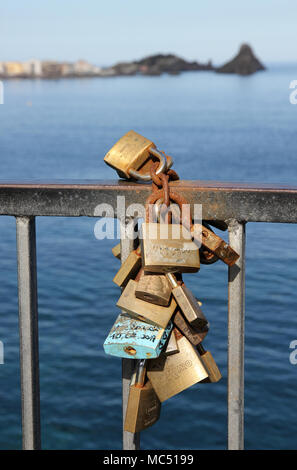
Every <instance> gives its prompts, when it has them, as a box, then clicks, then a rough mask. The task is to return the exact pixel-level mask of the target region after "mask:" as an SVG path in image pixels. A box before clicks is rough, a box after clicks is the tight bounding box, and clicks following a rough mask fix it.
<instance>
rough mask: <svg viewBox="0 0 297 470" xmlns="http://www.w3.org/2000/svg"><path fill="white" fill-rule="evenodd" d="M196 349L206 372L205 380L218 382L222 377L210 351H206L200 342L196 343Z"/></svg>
mask: <svg viewBox="0 0 297 470" xmlns="http://www.w3.org/2000/svg"><path fill="white" fill-rule="evenodd" d="M197 351H198V352H199V354H200V358H201V360H202V362H203V364H204V367H205V368H206V370H207V372H208V378H207V379H205V382H218V381H219V380H221V378H222V374H221V372H220V370H219V368H218V366H217V364H216V362H215V360H214V358H213V356H212V354H211V352H210V351H206V350H205V349H204V347H203V345H202V343H200V344H198V345H197Z"/></svg>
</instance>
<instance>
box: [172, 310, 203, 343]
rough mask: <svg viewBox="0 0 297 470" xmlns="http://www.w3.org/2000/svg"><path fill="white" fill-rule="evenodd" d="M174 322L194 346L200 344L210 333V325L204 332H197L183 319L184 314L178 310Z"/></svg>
mask: <svg viewBox="0 0 297 470" xmlns="http://www.w3.org/2000/svg"><path fill="white" fill-rule="evenodd" d="M172 321H173V323H174V325H175V326H176V327H177V328H178V329H179V331H180V332H181V333H182V334H183V335H184V336H185V337H186V338H187V339H188V340H189V341H190V343H191V344H193V346H197V345H198V344H200V343H201V342H202V341H203V340H204V338H205V336H206V335H207V333H208V330H209V328H208V325H207V326H205V327H204V328H203V330H200V331H196V330H195V329H194V328H193V327H192V326H191V325H190V324H189V323H188V322H187V320H186V319H185V318H184V317H183V315H182V313H181V312H180V311H179V310H177V312H176V313H175V314H174V316H173V318H172Z"/></svg>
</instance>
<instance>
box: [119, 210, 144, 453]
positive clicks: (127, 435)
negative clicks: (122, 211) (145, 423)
mask: <svg viewBox="0 0 297 470" xmlns="http://www.w3.org/2000/svg"><path fill="white" fill-rule="evenodd" d="M125 222H126V223H125V224H124V223H122V224H121V262H122V263H123V262H124V261H125V260H126V259H127V257H128V255H129V253H130V252H131V251H132V250H133V245H134V243H133V233H134V225H133V219H131V218H130V219H127V220H126V221H125ZM134 368H135V360H134V359H122V397H123V405H122V406H123V449H124V450H138V449H139V448H140V433H135V434H134V433H131V432H127V431H124V420H125V416H126V409H127V404H128V397H129V386H130V380H131V376H132V373H133V371H134Z"/></svg>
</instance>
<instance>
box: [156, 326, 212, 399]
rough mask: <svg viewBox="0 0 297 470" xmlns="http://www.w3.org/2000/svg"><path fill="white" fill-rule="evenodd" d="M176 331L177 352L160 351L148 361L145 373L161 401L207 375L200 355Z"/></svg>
mask: <svg viewBox="0 0 297 470" xmlns="http://www.w3.org/2000/svg"><path fill="white" fill-rule="evenodd" d="M175 331H176V336H177V344H178V349H179V353H178V354H173V355H172V356H166V355H165V354H164V353H161V354H160V356H159V357H158V358H157V359H152V360H151V361H149V363H148V369H147V375H148V378H149V380H150V381H151V383H152V386H153V387H154V390H155V392H156V394H157V395H158V398H159V400H160V401H161V402H163V401H165V400H168V398H171V397H173V396H174V395H177V394H178V393H180V392H182V391H183V390H185V389H187V388H189V387H191V386H192V385H194V384H196V383H197V382H201V381H202V380H204V379H206V378H207V377H208V373H207V371H206V369H205V367H204V365H203V362H202V361H201V359H200V356H199V354H198V352H197V351H196V349H195V348H193V346H192V345H191V343H190V342H189V341H188V340H187V338H186V337H185V336H183V335H182V334H181V333H180V332H179V331H178V330H175Z"/></svg>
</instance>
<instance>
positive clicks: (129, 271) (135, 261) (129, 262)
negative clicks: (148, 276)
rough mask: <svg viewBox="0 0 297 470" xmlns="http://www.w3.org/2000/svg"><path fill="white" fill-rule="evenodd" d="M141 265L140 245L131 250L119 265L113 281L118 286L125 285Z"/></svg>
mask: <svg viewBox="0 0 297 470" xmlns="http://www.w3.org/2000/svg"><path fill="white" fill-rule="evenodd" d="M140 267H141V250H140V247H138V248H136V250H133V251H131V253H129V256H128V257H127V259H126V261H124V263H123V264H122V265H121V267H120V269H119V270H118V272H117V273H116V275H115V277H114V278H113V282H114V283H115V284H117V286H119V287H125V285H126V284H127V282H128V281H129V280H130V279H132V278H133V277H135V276H136V274H137V272H138V271H139V269H140Z"/></svg>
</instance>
